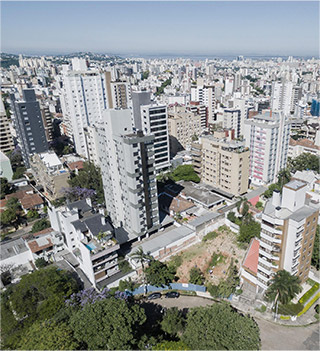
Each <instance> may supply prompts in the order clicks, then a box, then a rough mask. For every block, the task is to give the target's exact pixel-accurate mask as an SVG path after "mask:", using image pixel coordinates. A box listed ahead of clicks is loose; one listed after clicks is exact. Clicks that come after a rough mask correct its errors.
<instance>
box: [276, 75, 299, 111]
mask: <svg viewBox="0 0 320 351" xmlns="http://www.w3.org/2000/svg"><path fill="white" fill-rule="evenodd" d="M301 96H302V89H301V87H299V86H294V85H293V83H292V82H282V83H280V82H274V83H273V86H272V97H271V108H272V110H275V111H278V110H282V111H283V112H284V113H285V114H287V115H288V114H290V112H294V110H295V106H296V104H297V103H298V101H299V100H300V99H301Z"/></svg>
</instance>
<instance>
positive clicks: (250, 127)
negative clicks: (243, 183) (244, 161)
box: [244, 111, 290, 185]
mask: <svg viewBox="0 0 320 351" xmlns="http://www.w3.org/2000/svg"><path fill="white" fill-rule="evenodd" d="M244 123H245V128H244V129H245V133H244V134H245V142H246V146H247V147H249V148H250V178H251V180H252V182H253V183H254V184H257V185H260V184H268V183H273V182H275V181H276V179H277V175H278V173H279V171H280V170H282V169H283V168H285V167H286V163H287V156H288V147H289V139H290V121H289V119H288V117H287V116H286V115H284V114H283V113H282V112H272V111H267V112H265V113H264V114H260V115H256V116H253V117H252V118H250V119H248V120H246V121H245V122H244Z"/></svg>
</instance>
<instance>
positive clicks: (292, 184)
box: [284, 179, 306, 190]
mask: <svg viewBox="0 0 320 351" xmlns="http://www.w3.org/2000/svg"><path fill="white" fill-rule="evenodd" d="M305 185H306V182H303V181H301V180H297V179H294V180H291V181H290V182H289V183H287V184H286V185H284V186H285V187H286V188H290V189H293V190H298V189H300V188H302V187H304V186H305Z"/></svg>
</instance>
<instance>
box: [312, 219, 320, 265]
mask: <svg viewBox="0 0 320 351" xmlns="http://www.w3.org/2000/svg"><path fill="white" fill-rule="evenodd" d="M319 231H320V226H319V225H318V226H317V230H316V235H315V236H316V237H315V238H314V246H313V252H312V258H311V264H312V265H313V266H314V267H315V268H316V269H317V270H319V268H320V237H319Z"/></svg>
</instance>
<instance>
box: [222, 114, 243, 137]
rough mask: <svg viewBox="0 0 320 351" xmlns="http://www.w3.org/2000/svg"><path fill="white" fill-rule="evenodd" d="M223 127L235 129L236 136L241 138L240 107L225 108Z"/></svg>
mask: <svg viewBox="0 0 320 351" xmlns="http://www.w3.org/2000/svg"><path fill="white" fill-rule="evenodd" d="M223 128H225V129H233V130H234V131H235V136H236V138H239V137H240V135H241V111H240V110H238V109H224V110H223Z"/></svg>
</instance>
